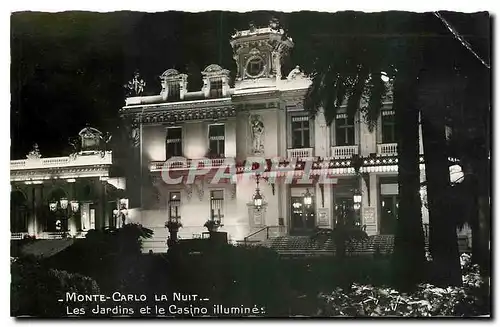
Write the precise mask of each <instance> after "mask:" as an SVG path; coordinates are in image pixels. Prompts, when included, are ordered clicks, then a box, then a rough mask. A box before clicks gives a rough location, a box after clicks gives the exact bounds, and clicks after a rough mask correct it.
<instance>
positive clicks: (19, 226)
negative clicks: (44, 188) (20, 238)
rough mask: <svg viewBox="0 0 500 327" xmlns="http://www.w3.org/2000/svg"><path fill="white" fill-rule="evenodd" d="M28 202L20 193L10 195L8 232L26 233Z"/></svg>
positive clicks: (15, 192)
mask: <svg viewBox="0 0 500 327" xmlns="http://www.w3.org/2000/svg"><path fill="white" fill-rule="evenodd" d="M27 203H28V201H27V200H26V197H25V196H24V194H23V193H22V192H20V191H14V192H12V193H11V194H10V231H11V232H12V233H22V232H27V231H28V206H27Z"/></svg>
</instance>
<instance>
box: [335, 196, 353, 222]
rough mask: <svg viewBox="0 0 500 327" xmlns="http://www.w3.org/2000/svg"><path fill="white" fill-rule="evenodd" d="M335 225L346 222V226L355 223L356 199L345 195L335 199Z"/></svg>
mask: <svg viewBox="0 0 500 327" xmlns="http://www.w3.org/2000/svg"><path fill="white" fill-rule="evenodd" d="M335 218H336V221H335V225H337V224H344V226H353V225H355V216H354V200H353V198H352V197H343V198H337V199H335Z"/></svg>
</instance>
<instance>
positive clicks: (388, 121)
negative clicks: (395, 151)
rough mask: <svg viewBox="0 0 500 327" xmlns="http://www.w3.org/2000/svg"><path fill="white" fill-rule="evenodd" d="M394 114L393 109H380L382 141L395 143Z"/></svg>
mask: <svg viewBox="0 0 500 327" xmlns="http://www.w3.org/2000/svg"><path fill="white" fill-rule="evenodd" d="M395 118H396V116H395V114H394V110H383V111H382V143H396V142H397V139H396V119H395Z"/></svg>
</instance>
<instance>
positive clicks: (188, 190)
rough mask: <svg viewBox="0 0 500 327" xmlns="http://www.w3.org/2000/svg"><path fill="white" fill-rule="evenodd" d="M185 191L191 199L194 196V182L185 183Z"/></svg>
mask: <svg viewBox="0 0 500 327" xmlns="http://www.w3.org/2000/svg"><path fill="white" fill-rule="evenodd" d="M185 191H186V197H187V199H188V201H190V200H191V197H192V196H193V184H187V185H185Z"/></svg>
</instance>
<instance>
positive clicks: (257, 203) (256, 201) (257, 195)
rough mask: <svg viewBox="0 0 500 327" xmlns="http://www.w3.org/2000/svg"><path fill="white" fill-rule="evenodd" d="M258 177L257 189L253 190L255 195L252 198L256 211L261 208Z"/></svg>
mask: <svg viewBox="0 0 500 327" xmlns="http://www.w3.org/2000/svg"><path fill="white" fill-rule="evenodd" d="M259 177H260V176H259V175H257V176H256V178H257V181H256V183H257V187H256V188H255V194H254V196H253V205H254V207H255V208H256V209H257V210H260V209H261V208H262V201H263V198H262V195H261V194H260V189H259Z"/></svg>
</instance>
